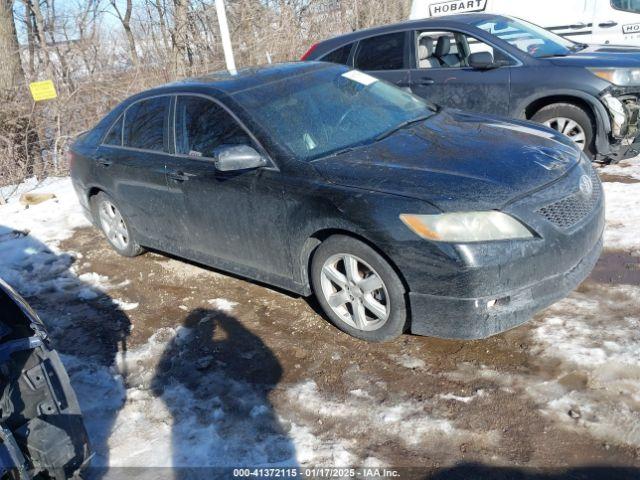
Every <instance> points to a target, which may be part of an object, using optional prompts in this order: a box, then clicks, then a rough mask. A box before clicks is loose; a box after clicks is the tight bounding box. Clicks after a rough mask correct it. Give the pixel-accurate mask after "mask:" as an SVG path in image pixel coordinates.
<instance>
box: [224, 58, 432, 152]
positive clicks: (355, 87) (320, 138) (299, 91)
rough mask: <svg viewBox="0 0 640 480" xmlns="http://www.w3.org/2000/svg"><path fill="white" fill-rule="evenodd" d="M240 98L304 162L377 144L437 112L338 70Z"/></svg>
mask: <svg viewBox="0 0 640 480" xmlns="http://www.w3.org/2000/svg"><path fill="white" fill-rule="evenodd" d="M234 99H235V100H236V101H237V102H238V103H239V104H240V105H241V106H242V107H243V108H244V109H245V110H246V111H247V112H249V114H250V115H251V116H252V117H253V118H254V120H255V121H257V123H259V124H260V125H261V126H262V127H263V128H264V129H265V130H266V131H267V132H268V133H270V134H271V136H272V137H273V140H275V141H276V142H277V143H278V144H280V145H281V146H283V147H285V148H286V149H288V150H289V151H291V152H292V153H293V154H294V155H296V156H297V157H298V158H299V159H302V160H312V159H314V158H319V157H322V156H325V155H330V154H332V153H335V152H337V151H339V150H343V149H345V148H350V147H356V146H359V145H364V144H367V143H372V142H375V141H376V140H377V137H380V136H381V135H384V134H385V133H386V132H389V131H391V130H393V129H394V128H396V127H399V126H402V125H403V124H405V123H407V122H413V121H414V120H415V121H419V120H420V119H423V118H425V119H426V118H427V117H428V116H431V115H433V113H434V112H433V110H432V109H430V107H429V106H428V104H427V103H426V102H425V101H424V100H422V99H420V98H418V97H416V96H414V95H412V94H410V93H407V92H405V91H403V90H401V89H399V88H397V87H395V86H393V85H391V84H388V83H386V82H383V81H380V80H377V79H375V78H374V77H371V76H369V75H367V74H365V73H362V72H360V71H358V70H351V71H348V70H345V69H344V68H338V67H335V68H326V69H322V70H315V71H313V72H309V73H306V74H303V75H296V76H294V77H290V78H284V79H281V80H278V81H275V82H270V83H266V84H262V85H258V86H256V87H253V88H249V89H246V90H242V91H240V92H238V93H236V94H234Z"/></svg>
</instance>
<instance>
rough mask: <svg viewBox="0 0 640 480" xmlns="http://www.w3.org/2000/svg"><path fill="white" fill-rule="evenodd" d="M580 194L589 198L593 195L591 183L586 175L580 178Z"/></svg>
mask: <svg viewBox="0 0 640 480" xmlns="http://www.w3.org/2000/svg"><path fill="white" fill-rule="evenodd" d="M579 186H580V192H581V193H582V194H583V195H584V196H585V197H589V196H591V194H592V193H593V182H592V181H591V179H590V178H589V177H588V176H587V175H583V176H582V177H580V185H579Z"/></svg>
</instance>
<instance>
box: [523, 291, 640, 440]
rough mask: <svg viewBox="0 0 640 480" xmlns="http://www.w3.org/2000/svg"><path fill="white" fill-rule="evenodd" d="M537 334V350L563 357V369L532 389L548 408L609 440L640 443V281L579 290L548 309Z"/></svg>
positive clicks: (575, 425)
mask: <svg viewBox="0 0 640 480" xmlns="http://www.w3.org/2000/svg"><path fill="white" fill-rule="evenodd" d="M605 290H606V291H605ZM629 312H634V313H632V314H630V313H629ZM534 340H535V341H536V342H537V343H538V348H537V351H536V353H537V354H539V355H541V356H543V357H553V358H555V359H558V360H559V361H560V362H561V366H560V370H561V371H562V372H563V375H562V376H561V377H559V378H555V379H552V380H549V381H546V382H541V383H540V384H537V385H535V387H534V388H532V389H530V390H529V391H530V392H531V393H532V394H533V395H534V396H535V397H536V399H537V400H538V401H540V402H541V405H542V408H543V410H544V411H545V412H546V413H548V414H549V415H554V416H555V417H556V418H557V419H559V420H561V421H563V422H565V423H566V424H568V425H571V426H574V427H576V428H586V429H587V430H588V431H589V432H590V433H591V434H592V435H594V436H596V437H598V438H601V439H603V440H605V441H608V442H613V443H622V444H628V445H632V446H636V447H639V446H640V363H639V362H638V359H639V358H640V286H626V285H621V286H608V287H600V286H594V287H593V288H589V289H588V290H587V291H586V292H584V293H583V292H582V291H581V292H574V293H573V294H571V296H570V297H569V298H566V299H564V300H562V301H561V302H559V303H557V304H555V305H553V306H552V307H551V308H550V309H549V310H548V313H547V315H546V316H545V318H544V320H543V321H542V322H539V324H538V325H537V327H536V329H535V331H534Z"/></svg>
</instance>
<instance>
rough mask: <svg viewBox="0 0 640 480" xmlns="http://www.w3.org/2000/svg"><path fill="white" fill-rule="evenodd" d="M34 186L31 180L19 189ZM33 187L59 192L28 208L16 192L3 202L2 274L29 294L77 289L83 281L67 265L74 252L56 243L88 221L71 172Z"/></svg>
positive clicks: (0, 223) (0, 231)
mask: <svg viewBox="0 0 640 480" xmlns="http://www.w3.org/2000/svg"><path fill="white" fill-rule="evenodd" d="M34 186H36V184H35V183H34V182H32V181H29V182H27V183H26V186H20V187H19V188H18V192H23V191H25V190H27V189H28V187H34ZM32 191H34V192H46V193H53V194H55V196H56V198H55V200H48V201H46V202H43V203H40V204H38V205H32V206H30V207H29V208H28V209H26V208H25V206H24V205H22V204H21V203H20V202H19V196H18V195H17V194H16V195H14V196H12V197H11V198H10V199H9V200H8V202H7V204H6V205H2V206H1V207H0V212H1V213H0V259H2V261H0V277H2V278H3V279H4V280H6V281H7V282H8V283H10V284H11V285H12V286H13V287H14V288H16V289H17V290H18V291H19V292H20V293H22V294H23V295H29V296H34V295H38V294H41V293H45V292H51V291H58V292H62V291H65V290H69V289H73V288H75V287H77V285H78V282H77V281H75V279H74V278H73V274H72V273H69V272H67V270H68V269H69V268H70V267H71V266H72V264H73V262H74V260H75V257H74V255H73V253H72V252H59V251H58V249H57V246H58V244H59V243H60V242H61V241H62V240H65V239H67V238H69V237H70V236H71V235H72V234H73V231H74V229H76V228H80V227H85V226H88V225H89V222H88V221H87V219H86V218H85V217H84V216H83V215H82V210H81V208H80V205H79V204H78V201H77V199H76V195H75V192H74V190H73V187H72V185H71V179H69V178H68V177H65V178H55V179H49V180H47V181H45V182H43V183H42V184H40V185H39V186H37V187H36V188H35V189H34V190H32ZM43 279H48V280H45V281H43ZM85 293H86V292H85Z"/></svg>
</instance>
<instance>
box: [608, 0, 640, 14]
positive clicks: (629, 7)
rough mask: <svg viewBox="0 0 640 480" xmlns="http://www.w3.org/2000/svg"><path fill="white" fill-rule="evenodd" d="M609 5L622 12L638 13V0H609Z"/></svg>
mask: <svg viewBox="0 0 640 480" xmlns="http://www.w3.org/2000/svg"><path fill="white" fill-rule="evenodd" d="M611 6H612V7H613V8H615V9H616V10H622V11H624V12H631V13H640V0H611Z"/></svg>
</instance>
